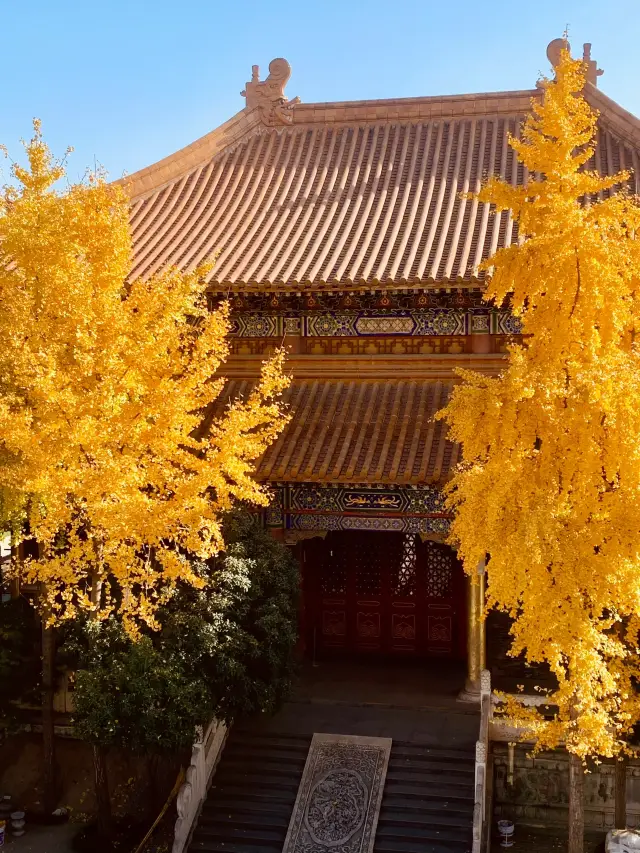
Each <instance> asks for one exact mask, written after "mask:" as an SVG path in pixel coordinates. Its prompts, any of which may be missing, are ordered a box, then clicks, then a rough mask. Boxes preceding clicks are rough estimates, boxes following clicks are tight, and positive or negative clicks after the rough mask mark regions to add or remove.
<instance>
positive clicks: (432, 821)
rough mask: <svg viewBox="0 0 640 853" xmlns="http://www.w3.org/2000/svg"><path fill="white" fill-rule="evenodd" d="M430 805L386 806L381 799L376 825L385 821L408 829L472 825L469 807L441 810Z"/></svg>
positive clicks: (434, 805) (435, 805)
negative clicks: (411, 806)
mask: <svg viewBox="0 0 640 853" xmlns="http://www.w3.org/2000/svg"><path fill="white" fill-rule="evenodd" d="M430 805H431V808H420V809H415V810H411V809H406V808H402V807H399V806H387V805H385V803H384V801H383V803H382V808H381V809H380V818H379V823H378V826H379V825H380V823H385V824H388V825H390V826H405V827H407V828H409V829H410V828H415V829H421V828H423V827H430V826H454V827H456V826H465V827H466V828H467V829H469V827H471V826H472V825H473V814H472V813H471V814H470V813H469V809H458V810H457V811H453V810H452V811H447V812H443V811H442V809H441V808H440V807H438V806H437V804H435V803H431V804H430Z"/></svg>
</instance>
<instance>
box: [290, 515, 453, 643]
mask: <svg viewBox="0 0 640 853" xmlns="http://www.w3.org/2000/svg"><path fill="white" fill-rule="evenodd" d="M302 556H303V567H304V574H303V584H304V598H305V623H306V629H305V633H306V646H307V649H308V651H309V652H310V653H311V654H312V656H314V657H323V656H324V657H328V656H335V655H346V654H349V655H367V656H374V655H375V656H388V657H404V658H412V657H413V658H415V657H440V658H461V657H464V656H465V637H464V635H463V634H464V625H465V619H464V614H465V585H464V573H463V570H462V566H461V564H460V563H459V561H458V560H457V558H456V555H455V552H454V551H453V550H452V549H451V548H450V547H449V546H447V545H444V544H442V543H439V542H430V541H426V542H423V541H421V539H420V537H419V536H418V535H417V534H414V533H396V532H387V531H385V532H377V531H346V530H344V531H342V530H341V531H331V532H330V533H328V534H327V537H326V538H325V539H324V540H322V539H311V540H307V541H306V542H305V543H304V545H303V555H302Z"/></svg>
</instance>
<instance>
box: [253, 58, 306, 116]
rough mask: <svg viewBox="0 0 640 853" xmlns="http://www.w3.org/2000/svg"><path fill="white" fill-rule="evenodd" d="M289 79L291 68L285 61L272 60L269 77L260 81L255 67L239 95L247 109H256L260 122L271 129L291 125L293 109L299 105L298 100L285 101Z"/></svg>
mask: <svg viewBox="0 0 640 853" xmlns="http://www.w3.org/2000/svg"><path fill="white" fill-rule="evenodd" d="M289 77H291V66H290V65H289V63H288V62H287V60H286V59H272V60H271V62H270V63H269V76H268V77H267V79H266V80H263V81H262V82H261V81H260V70H259V68H258V66H257V65H254V66H253V67H252V69H251V81H250V82H249V83H247V84H246V86H245V88H244V90H243V91H242V92H240V94H241V95H242V96H243V97H244V98H246V99H247V108H248V109H250V110H252V109H253V108H254V107H258V108H259V109H260V112H261V114H262V121H263V122H264V123H265V124H267V125H269V126H270V127H272V126H273V125H278V124H292V123H293V108H294V107H295V106H296V104H299V103H300V98H293V99H292V100H291V101H289V100H287V98H285V95H284V87H285V86H286V85H287V82H288V80H289Z"/></svg>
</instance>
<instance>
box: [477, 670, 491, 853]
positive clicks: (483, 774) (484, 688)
mask: <svg viewBox="0 0 640 853" xmlns="http://www.w3.org/2000/svg"><path fill="white" fill-rule="evenodd" d="M491 713H492V709H491V673H490V672H489V671H488V670H486V669H483V670H482V673H481V676H480V732H479V734H478V740H477V741H476V772H475V797H474V804H473V846H472V853H482V850H483V848H484V847H485V844H486V838H487V833H488V831H489V820H490V816H489V815H488V814H487V808H488V797H487V786H488V778H487V766H488V759H489V723H490V722H491Z"/></svg>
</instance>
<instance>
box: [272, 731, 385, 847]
mask: <svg viewBox="0 0 640 853" xmlns="http://www.w3.org/2000/svg"><path fill="white" fill-rule="evenodd" d="M390 750H391V740H390V739H388V738H363V737H349V736H343V735H326V734H315V735H314V736H313V741H312V742H311V748H310V749H309V755H308V757H307V762H306V764H305V768H304V773H303V775H302V781H301V782H300V788H299V789H298V796H297V799H296V804H295V806H294V809H293V813H292V816H291V822H290V824H289V831H288V833H287V838H286V840H285V843H284V847H283V853H371V850H372V848H373V843H374V839H375V834H376V826H377V823H378V813H379V811H380V803H381V801H382V790H383V788H384V780H385V776H386V773H387V764H388V761H389V752H390Z"/></svg>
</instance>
